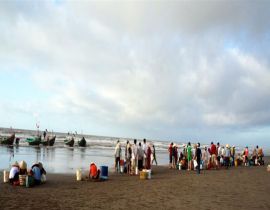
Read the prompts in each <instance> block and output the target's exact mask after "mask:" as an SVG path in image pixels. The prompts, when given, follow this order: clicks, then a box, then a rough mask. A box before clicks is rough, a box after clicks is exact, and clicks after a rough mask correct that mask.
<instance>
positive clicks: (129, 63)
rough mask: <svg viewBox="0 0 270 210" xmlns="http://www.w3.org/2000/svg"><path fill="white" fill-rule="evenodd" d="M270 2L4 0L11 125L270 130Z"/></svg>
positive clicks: (224, 138) (152, 131)
mask: <svg viewBox="0 0 270 210" xmlns="http://www.w3.org/2000/svg"><path fill="white" fill-rule="evenodd" d="M269 11H270V1H260V0H258V1H240V0H239V1H237V0H234V1H218V0H217V1H192V0H191V1H165V0H164V1H154V0H152V1H86V0H81V1H65V0H57V1H34V0H33V1H26V0H25V1H19V0H12V1H6V0H3V1H1V2H0V30H1V33H0V41H1V44H0V98H1V103H0V117H1V120H0V127H11V126H12V127H14V128H23V129H36V124H37V123H38V124H39V126H40V129H41V130H44V129H46V128H47V129H48V130H54V131H62V132H68V131H69V132H70V131H71V132H72V131H77V132H78V133H81V132H83V133H87V134H93V135H102V136H116V137H130V138H148V139H159V140H168V141H179V142H181V141H185V142H186V141H192V142H197V141H201V142H204V143H209V142H210V141H215V142H216V141H219V142H221V143H224V144H225V143H230V144H235V145H246V144H249V145H254V144H260V145H264V146H267V145H269V140H270V109H269V104H270V12H269Z"/></svg>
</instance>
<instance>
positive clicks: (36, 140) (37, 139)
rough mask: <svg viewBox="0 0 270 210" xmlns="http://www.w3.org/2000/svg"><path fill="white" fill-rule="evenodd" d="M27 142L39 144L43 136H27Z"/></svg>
mask: <svg viewBox="0 0 270 210" xmlns="http://www.w3.org/2000/svg"><path fill="white" fill-rule="evenodd" d="M26 142H28V144H29V145H31V146H38V145H39V144H40V143H41V136H35V137H33V138H27V139H26Z"/></svg>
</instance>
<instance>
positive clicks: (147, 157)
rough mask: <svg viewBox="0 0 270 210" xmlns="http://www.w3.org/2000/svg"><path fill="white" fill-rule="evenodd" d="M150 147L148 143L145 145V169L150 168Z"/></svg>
mask: <svg viewBox="0 0 270 210" xmlns="http://www.w3.org/2000/svg"><path fill="white" fill-rule="evenodd" d="M151 154H152V151H151V147H150V145H148V147H147V153H146V169H151Z"/></svg>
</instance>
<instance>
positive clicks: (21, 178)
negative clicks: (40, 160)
mask: <svg viewBox="0 0 270 210" xmlns="http://www.w3.org/2000/svg"><path fill="white" fill-rule="evenodd" d="M19 181H20V185H21V186H26V175H19Z"/></svg>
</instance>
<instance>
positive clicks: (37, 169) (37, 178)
mask: <svg viewBox="0 0 270 210" xmlns="http://www.w3.org/2000/svg"><path fill="white" fill-rule="evenodd" d="M31 173H32V174H33V177H34V183H35V185H39V184H41V177H42V174H46V171H45V169H44V168H43V165H42V163H41V162H38V163H35V164H34V165H33V166H32V167H31Z"/></svg>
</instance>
